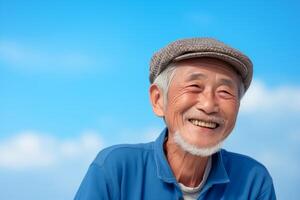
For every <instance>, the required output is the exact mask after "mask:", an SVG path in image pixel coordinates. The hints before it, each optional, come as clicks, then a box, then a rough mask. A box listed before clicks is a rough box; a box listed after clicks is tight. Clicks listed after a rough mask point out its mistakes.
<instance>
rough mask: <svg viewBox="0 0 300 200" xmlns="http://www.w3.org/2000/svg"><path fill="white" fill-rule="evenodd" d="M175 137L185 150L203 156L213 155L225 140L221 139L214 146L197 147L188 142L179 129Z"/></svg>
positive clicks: (176, 141)
mask: <svg viewBox="0 0 300 200" xmlns="http://www.w3.org/2000/svg"><path fill="white" fill-rule="evenodd" d="M173 139H174V141H175V143H176V144H177V145H179V146H180V147H181V148H182V149H183V150H184V151H186V152H188V153H190V154H192V155H195V156H201V157H207V156H211V155H212V154H214V153H216V152H217V151H219V150H220V149H221V147H222V144H223V141H221V142H219V143H218V144H216V145H214V146H212V147H205V148H202V147H197V146H195V145H193V144H189V143H188V142H186V141H185V140H184V139H183V137H182V136H181V135H180V133H179V132H178V131H176V132H175V134H174V138H173Z"/></svg>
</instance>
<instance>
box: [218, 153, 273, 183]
mask: <svg viewBox="0 0 300 200" xmlns="http://www.w3.org/2000/svg"><path fill="white" fill-rule="evenodd" d="M221 155H222V159H223V164H224V166H225V168H226V171H227V173H228V176H229V177H230V179H231V180H239V181H241V182H245V183H244V184H250V185H256V186H258V187H260V188H261V189H264V188H266V187H273V186H272V185H273V180H272V177H271V175H270V173H269V171H268V170H267V168H266V167H265V166H264V165H263V164H262V163H260V162H258V161H257V160H255V159H253V158H251V157H249V156H246V155H242V154H238V153H233V152H228V151H226V150H222V151H221Z"/></svg>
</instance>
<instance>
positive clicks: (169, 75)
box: [153, 62, 245, 106]
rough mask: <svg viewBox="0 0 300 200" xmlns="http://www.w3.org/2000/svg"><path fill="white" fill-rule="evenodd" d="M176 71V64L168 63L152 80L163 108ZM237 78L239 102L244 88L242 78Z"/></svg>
mask: <svg viewBox="0 0 300 200" xmlns="http://www.w3.org/2000/svg"><path fill="white" fill-rule="evenodd" d="M175 71H176V63H174V62H173V63H170V64H169V65H168V66H167V67H166V69H165V70H164V71H162V72H161V73H160V74H159V75H158V76H157V77H156V79H155V80H154V82H153V84H156V85H157V86H158V88H159V89H160V90H161V92H162V94H163V98H164V106H166V103H167V100H168V90H169V87H170V84H171V81H172V79H173V77H174V74H175ZM238 77H239V81H240V85H239V88H238V89H239V91H238V95H239V99H240V100H241V99H242V97H243V96H244V94H245V86H244V84H243V81H242V77H241V76H238Z"/></svg>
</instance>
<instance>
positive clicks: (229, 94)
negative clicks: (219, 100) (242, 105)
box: [218, 90, 234, 98]
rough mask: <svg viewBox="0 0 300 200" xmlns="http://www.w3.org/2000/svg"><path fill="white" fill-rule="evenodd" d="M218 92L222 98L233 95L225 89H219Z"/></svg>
mask: <svg viewBox="0 0 300 200" xmlns="http://www.w3.org/2000/svg"><path fill="white" fill-rule="evenodd" d="M218 93H219V94H220V95H221V97H224V98H231V97H233V96H234V95H233V94H232V93H231V92H229V91H227V90H221V91H219V92H218Z"/></svg>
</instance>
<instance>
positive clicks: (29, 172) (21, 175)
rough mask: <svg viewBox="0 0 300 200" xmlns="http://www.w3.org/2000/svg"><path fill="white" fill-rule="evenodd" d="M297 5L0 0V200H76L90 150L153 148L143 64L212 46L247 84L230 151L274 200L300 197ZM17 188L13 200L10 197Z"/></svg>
mask: <svg viewBox="0 0 300 200" xmlns="http://www.w3.org/2000/svg"><path fill="white" fill-rule="evenodd" d="M299 8H300V3H299V2H298V1H296V0H294V1H293V0H286V1H283V0H278V1H259V0H254V1H218V2H216V1H196V0H191V1H189V2H187V1H170V0H166V1H132V0H130V1H123V2H122V1H115V0H112V1H109V2H106V1H88V2H84V1H55V0H53V1H20V0H16V1H14V0H10V1H8V0H0V177H1V178H0V188H2V189H1V193H0V199H10V200H14V199H31V200H35V199H58V200H59V199H71V198H72V197H73V196H74V193H75V192H76V190H77V188H78V186H79V184H80V182H81V179H82V177H83V175H84V174H85V172H86V170H87V167H88V165H89V163H90V162H91V160H92V159H93V158H94V157H95V155H96V153H97V152H98V151H99V150H100V149H101V148H103V147H105V146H109V145H112V144H116V143H124V142H130V143H134V142H144V141H149V140H153V139H154V138H155V137H156V136H157V135H158V134H159V132H160V131H161V129H162V128H163V127H164V124H163V123H162V121H161V119H159V118H156V117H155V116H154V114H153V113H152V110H151V107H150V103H149V97H148V87H149V81H148V71H149V66H148V64H149V60H150V58H151V56H152V54H153V53H154V52H155V51H156V50H158V49H159V48H161V47H163V46H164V45H166V44H168V43H169V42H171V41H173V40H176V39H179V38H186V37H201V36H205V37H215V38H217V39H219V40H222V41H224V42H226V43H228V44H230V45H232V46H234V47H237V48H239V49H240V50H242V51H243V52H245V53H246V54H247V55H249V56H250V57H251V58H252V60H253V63H254V80H253V84H252V86H251V88H250V90H249V92H248V94H247V95H246V96H245V97H244V98H243V100H242V106H241V111H240V114H239V119H238V123H237V125H236V128H235V130H234V131H233V133H232V135H231V136H230V137H229V138H228V140H227V142H226V144H225V147H226V148H227V149H228V150H231V151H236V152H240V153H245V154H247V155H250V156H252V157H254V158H255V159H257V160H259V161H260V162H262V163H263V164H265V165H266V166H267V168H268V169H269V171H270V173H271V174H272V176H273V179H274V184H275V187H276V192H277V196H278V199H296V198H297V197H298V196H299V195H300V193H299V190H298V188H297V184H298V183H299V181H300V175H299V173H298V169H299V167H300V158H299V156H298V155H299V153H300V148H299V146H300V131H299V128H298V124H299V122H300V117H299V116H300V115H299V114H300V79H299V75H300V67H299V66H300V61H299V57H300V53H299V52H300V51H299V49H298V48H297V47H299V46H300V39H299V35H300V30H299V28H298V26H299V24H300V14H299V12H298V11H299ZM16 191H20V192H16Z"/></svg>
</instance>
